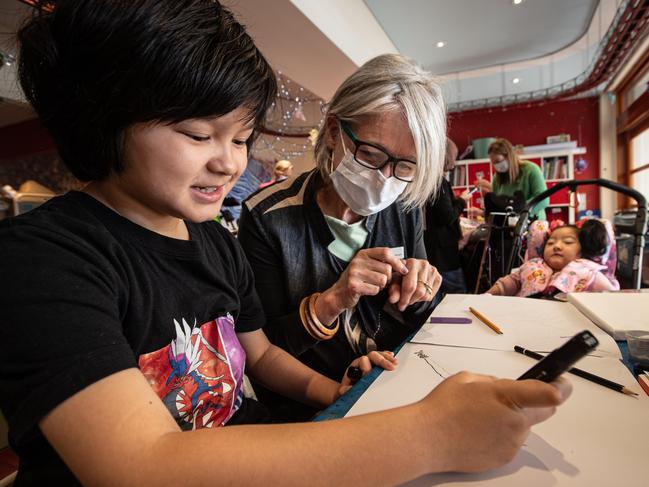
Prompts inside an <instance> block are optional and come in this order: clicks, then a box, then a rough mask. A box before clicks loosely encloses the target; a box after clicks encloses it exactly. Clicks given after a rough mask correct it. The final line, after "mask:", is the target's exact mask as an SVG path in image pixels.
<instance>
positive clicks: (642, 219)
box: [506, 179, 647, 289]
mask: <svg viewBox="0 0 649 487" xmlns="http://www.w3.org/2000/svg"><path fill="white" fill-rule="evenodd" d="M587 184H595V185H597V186H602V187H605V188H608V189H611V190H613V191H616V192H618V193H622V194H625V195H627V196H629V197H631V198H633V199H634V200H635V201H636V203H637V204H638V208H637V211H636V213H635V220H634V222H633V223H632V224H630V225H628V226H627V227H626V228H623V229H621V230H622V231H624V232H625V233H629V234H631V235H632V238H633V264H632V277H631V286H632V287H633V288H635V289H640V287H641V280H642V254H643V250H644V242H645V233H646V232H647V200H646V199H645V197H644V196H643V195H642V194H641V193H639V192H638V191H636V190H635V189H632V188H629V187H627V186H624V185H622V184H619V183H615V182H613V181H609V180H607V179H584V180H582V181H564V182H561V183H558V184H556V185H555V186H553V187H552V188H549V189H547V190H546V191H544V192H543V193H541V194H539V195H537V196H535V197H534V198H532V199H531V200H530V201H529V202H528V203H527V204H526V205H525V207H524V208H523V209H522V210H521V212H520V217H519V219H518V222H517V223H516V226H515V228H514V231H513V234H514V243H513V245H512V248H511V252H510V254H509V259H508V262H507V267H506V271H507V273H509V272H511V270H512V268H513V267H514V266H515V265H516V263H517V262H518V261H519V260H520V259H521V255H520V251H521V248H522V245H523V239H524V238H526V237H527V236H528V228H529V225H530V222H529V214H530V211H531V210H533V209H534V207H535V206H536V205H537V204H538V203H539V202H541V201H543V200H544V199H545V198H548V197H549V196H550V195H553V194H554V193H556V192H558V191H561V190H562V189H564V188H566V187H567V188H569V191H570V192H571V193H574V192H575V188H576V187H577V186H583V185H587ZM609 226H610V224H609ZM613 249H614V247H613ZM528 250H530V249H528ZM614 255H615V254H614V253H613V254H608V255H607V257H608V256H610V257H611V258H613V257H614ZM614 264H615V262H613V265H614ZM613 269H614V267H613Z"/></svg>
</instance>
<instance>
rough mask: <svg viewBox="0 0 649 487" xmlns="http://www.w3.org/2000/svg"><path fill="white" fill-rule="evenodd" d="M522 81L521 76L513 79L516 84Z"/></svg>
mask: <svg viewBox="0 0 649 487" xmlns="http://www.w3.org/2000/svg"><path fill="white" fill-rule="evenodd" d="M520 82H521V79H520V78H514V79H513V80H512V83H514V84H515V85H517V84H518V83H520Z"/></svg>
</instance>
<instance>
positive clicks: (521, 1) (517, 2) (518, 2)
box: [512, 0, 524, 5]
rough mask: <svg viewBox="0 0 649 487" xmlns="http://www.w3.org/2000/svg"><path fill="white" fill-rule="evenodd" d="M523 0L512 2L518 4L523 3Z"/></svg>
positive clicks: (513, 0)
mask: <svg viewBox="0 0 649 487" xmlns="http://www.w3.org/2000/svg"><path fill="white" fill-rule="evenodd" d="M523 1H524V0H512V3H513V4H514V5H520V4H521V3H523Z"/></svg>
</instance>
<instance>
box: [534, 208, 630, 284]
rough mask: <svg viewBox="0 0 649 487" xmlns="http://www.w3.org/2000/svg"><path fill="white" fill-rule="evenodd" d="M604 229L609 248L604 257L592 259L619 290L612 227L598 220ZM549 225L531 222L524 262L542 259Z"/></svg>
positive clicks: (544, 222)
mask: <svg viewBox="0 0 649 487" xmlns="http://www.w3.org/2000/svg"><path fill="white" fill-rule="evenodd" d="M600 221H601V222H602V223H603V224H604V226H605V227H606V233H607V234H608V240H609V242H610V244H609V246H608V247H607V249H606V252H604V255H602V256H600V257H597V258H595V259H593V260H594V261H595V262H597V263H599V264H602V265H603V266H604V269H603V271H602V274H604V275H605V276H606V277H607V278H608V280H609V281H611V284H612V285H613V287H614V288H615V289H619V288H620V283H619V282H618V281H617V279H616V278H615V269H616V266H617V248H616V245H615V233H614V232H613V225H611V222H610V221H608V220H606V219H603V218H602V219H600ZM549 228H550V227H549V224H548V222H547V221H545V220H536V221H534V222H532V224H531V225H530V227H529V230H528V234H527V249H526V250H525V261H526V262H527V261H528V260H530V259H534V258H537V257H543V246H544V245H545V241H546V239H547V238H548V231H549Z"/></svg>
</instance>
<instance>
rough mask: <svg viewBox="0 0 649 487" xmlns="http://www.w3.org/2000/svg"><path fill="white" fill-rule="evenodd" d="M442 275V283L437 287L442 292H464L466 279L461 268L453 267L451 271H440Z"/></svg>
mask: <svg viewBox="0 0 649 487" xmlns="http://www.w3.org/2000/svg"><path fill="white" fill-rule="evenodd" d="M440 274H441V275H442V279H443V280H442V285H441V287H440V288H439V290H440V292H441V293H442V294H466V293H467V289H466V281H465V280H464V272H463V271H462V269H453V270H452V271H440Z"/></svg>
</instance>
